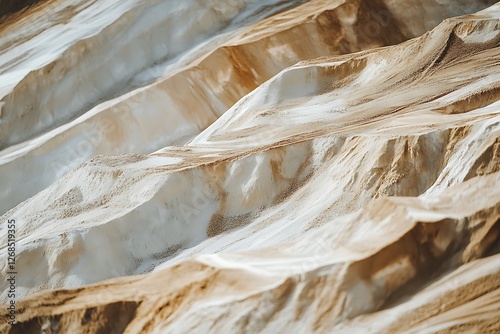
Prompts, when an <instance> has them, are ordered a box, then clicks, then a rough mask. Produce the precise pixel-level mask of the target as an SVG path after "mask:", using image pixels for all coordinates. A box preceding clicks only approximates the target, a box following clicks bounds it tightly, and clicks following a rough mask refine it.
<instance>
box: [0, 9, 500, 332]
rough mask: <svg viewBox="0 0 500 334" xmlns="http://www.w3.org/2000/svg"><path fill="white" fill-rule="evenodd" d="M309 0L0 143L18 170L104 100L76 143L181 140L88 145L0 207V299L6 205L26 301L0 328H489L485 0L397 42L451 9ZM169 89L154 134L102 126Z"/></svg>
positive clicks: (496, 147) (494, 88) (492, 147)
mask: <svg viewBox="0 0 500 334" xmlns="http://www.w3.org/2000/svg"><path fill="white" fill-rule="evenodd" d="M325 3H326V2H324V1H311V2H308V3H306V4H303V5H300V6H297V7H294V8H292V9H289V10H287V11H283V12H281V13H279V14H276V15H274V16H271V17H269V18H267V19H264V20H262V21H259V22H258V23H253V25H252V26H251V29H250V28H242V29H236V30H235V31H233V32H228V35H225V37H221V39H217V38H216V40H217V42H214V44H210V43H207V44H205V46H200V48H198V47H194V48H193V49H190V50H191V51H189V52H187V53H186V54H185V55H184V56H183V57H181V58H179V59H177V60H176V61H175V62H174V63H172V64H171V65H170V66H167V67H164V66H159V67H154V68H151V69H149V71H147V72H142V74H140V75H137V76H135V78H134V80H135V81H134V82H135V84H136V85H139V86H141V88H138V89H137V90H135V91H132V92H130V93H126V94H124V95H121V96H120V97H118V98H116V99H113V100H110V101H107V102H105V103H104V104H102V105H100V106H97V107H95V108H93V109H92V110H91V111H89V112H88V113H86V114H85V115H83V116H82V117H80V118H78V119H76V120H75V121H73V122H71V123H68V124H65V125H63V126H61V127H56V128H55V129H54V130H51V131H49V132H47V133H45V134H44V135H42V136H40V137H38V138H37V139H35V140H33V141H31V142H30V143H24V144H20V145H18V146H12V147H9V148H8V149H7V150H6V151H4V152H3V153H4V154H5V155H4V156H3V157H4V159H5V160H4V161H6V163H5V164H4V165H3V166H2V167H1V168H4V169H3V170H4V171H7V170H8V169H7V168H12V169H11V170H10V171H9V173H10V174H5V175H16V173H15V171H16V169H19V168H20V166H22V164H21V163H20V162H21V161H23V160H22V159H27V160H24V161H30V160H29V159H33V160H31V161H33V162H34V166H37V165H39V164H40V163H41V161H43V159H48V157H50V153H49V152H50V147H51V146H50V145H54V146H53V147H64V145H65V144H64V142H65V140H69V139H70V138H78V137H77V136H78V135H79V134H82V133H88V132H86V131H89V130H85V129H90V128H91V127H92V126H91V124H95V123H92V121H90V120H92V119H93V120H97V122H104V120H105V119H106V117H108V119H109V120H111V122H112V123H113V124H114V126H115V128H114V130H110V133H111V134H112V135H111V134H110V135H109V138H106V139H103V140H102V141H96V143H97V142H99V144H96V143H91V149H89V152H95V151H93V150H99V149H101V150H102V152H101V153H109V151H110V150H113V149H114V148H115V147H119V148H120V150H121V149H123V150H128V147H129V146H127V145H132V144H134V143H135V144H137V145H141V146H140V147H141V150H139V152H142V149H145V150H146V148H147V150H156V149H159V148H161V147H162V146H163V145H165V143H167V144H171V143H176V142H184V143H185V144H184V145H178V146H166V147H163V148H161V149H159V150H157V151H156V152H154V153H151V154H124V155H119V156H109V155H101V156H97V157H93V158H92V159H91V160H89V161H87V162H84V163H82V164H80V165H79V166H78V167H77V168H75V169H74V170H72V171H70V172H69V173H67V174H65V175H64V176H62V177H60V178H59V179H58V180H57V181H56V182H55V183H54V184H52V185H51V186H49V187H48V188H46V189H45V190H43V191H41V192H39V193H38V194H37V195H35V196H33V197H31V198H30V199H28V200H26V201H24V202H23V203H21V204H19V205H17V206H16V207H14V208H13V209H11V210H9V211H8V212H7V213H6V214H5V215H3V216H2V218H1V220H2V223H1V225H0V245H2V247H1V248H0V266H1V275H0V276H1V277H0V287H1V288H2V290H1V291H3V293H2V294H1V298H2V300H3V301H7V300H8V297H7V291H8V289H7V288H8V285H7V284H8V283H7V281H6V278H7V277H6V276H7V275H8V274H7V272H8V268H7V263H8V261H7V257H8V254H7V247H6V244H7V238H8V234H7V228H6V222H7V221H8V220H9V219H15V221H16V238H17V243H16V250H17V258H16V269H17V271H18V272H19V273H20V274H19V275H18V277H17V290H16V293H17V297H18V298H19V299H22V300H20V301H19V302H18V303H17V308H18V314H17V319H16V320H17V324H16V325H15V326H14V327H8V326H7V325H5V326H4V327H0V329H1V330H2V331H4V332H7V331H9V330H10V331H11V332H18V333H26V332H37V331H40V330H42V329H43V330H46V331H55V332H57V331H59V332H74V331H88V332H99V331H101V332H113V331H114V332H117V333H120V332H124V331H125V332H128V333H138V332H147V333H162V332H169V333H170V332H172V333H193V332H202V333H207V332H208V333H258V332H264V333H290V332H304V333H309V332H317V333H325V332H349V333H353V332H367V331H368V332H374V333H376V332H384V333H385V332H405V333H406V332H415V333H417V332H418V333H420V332H439V331H444V332H446V331H450V332H453V331H457V330H463V331H465V330H472V329H475V330H478V331H481V332H495V331H499V330H500V328H499V327H498V326H499V325H498V322H497V321H496V319H498V309H499V305H500V296H499V292H498V291H499V286H498V285H499V279H500V273H499V271H500V257H499V252H500V247H499V236H500V225H499V224H500V187H499V186H498V185H499V184H500V139H499V138H500V136H499V134H500V102H499V95H500V90H499V88H500V75H499V73H500V5H495V6H493V7H490V8H488V9H486V10H483V11H481V12H478V13H476V14H471V15H466V16H461V17H456V18H451V19H447V20H445V21H444V22H442V23H441V24H440V25H439V26H437V27H436V28H435V29H433V30H432V31H429V32H426V33H424V34H423V35H422V36H420V37H418V38H414V39H411V40H408V41H406V42H403V41H404V40H407V39H408V38H410V37H411V36H412V35H413V34H418V33H423V32H424V31H425V30H427V29H428V28H429V27H431V26H434V25H435V24H434V23H437V22H435V21H436V20H439V15H445V14H446V13H450V12H452V10H451V9H450V8H454V10H456V8H459V7H461V8H462V9H464V10H465V8H467V5H466V4H462V5H460V3H461V2H460V1H458V2H446V3H445V5H444V8H443V10H442V11H441V12H439V13H435V14H434V16H432V17H428V18H427V19H425V20H423V19H421V20H417V19H414V20H415V22H419V23H418V24H417V23H412V22H414V21H411V20H410V19H409V17H408V18H406V17H405V15H409V14H408V12H401V11H395V10H394V8H400V7H397V6H396V4H395V2H390V1H387V2H383V1H372V2H367V1H338V2H328V5H329V6H331V7H325ZM422 4H423V5H417V4H414V3H413V2H411V1H410V2H408V6H410V5H411V6H410V7H411V8H412V11H411V13H412V14H414V13H424V12H425V11H426V10H429V9H430V8H435V7H434V5H435V3H434V2H432V1H428V2H426V1H424V2H422ZM433 4H434V5H433ZM451 4H454V5H455V7H453V6H451ZM476 5H477V4H476ZM279 6H284V5H283V4H279ZM447 6H448V7H447ZM477 6H479V5H477ZM446 8H448V9H446ZM271 12H272V11H271ZM123 17H124V16H122V17H121V19H122V20H123V19H124V18H123ZM387 18H389V19H388V21H383V20H385V19H387ZM363 20H364V21H363ZM370 22H378V24H379V25H380V27H382V28H384V29H387V30H382V32H381V34H378V35H373V36H367V35H363V34H361V32H362V30H360V29H365V28H366V27H367V26H368V25H369V24H368V23H370ZM383 22H390V23H388V24H387V25H385V26H384V25H382V23H383ZM305 32H307V33H308V34H310V35H311V38H309V39H308V40H306V41H303V40H301V39H299V38H297V36H301V35H302V34H304V33H305ZM332 32H336V33H338V36H336V37H335V35H334V34H333V33H332ZM339 32H341V33H339ZM326 36H328V38H326ZM388 44H397V45H394V46H388V47H382V48H375V47H378V46H383V45H388ZM205 47H206V49H204V48H205ZM355 51H359V52H355ZM353 52H354V53H353ZM344 53H345V54H344ZM331 54H337V55H336V56H324V57H320V58H315V59H309V58H313V57H317V56H319V55H331ZM341 54H343V55H341ZM259 56H261V57H262V58H258V57H259ZM261 59H262V60H261ZM301 59H302V60H303V61H301V62H299V63H297V64H295V65H293V66H292V64H293V63H295V62H296V61H297V60H301ZM163 71H165V72H163ZM276 73H277V74H276ZM274 74H276V75H274ZM153 77H154V78H155V79H154V82H149V81H150V80H152V78H153ZM267 79H269V80H267ZM202 91H203V92H204V93H203V94H201V93H200V92H202ZM160 92H161V93H160ZM209 93H210V94H209ZM189 94H192V95H189ZM134 96H142V97H141V98H140V99H138V100H136V101H138V104H136V105H133V106H131V105H130V101H134V98H136V97H134ZM85 97H86V98H87V97H88V96H85ZM156 97H158V100H155V99H156ZM195 97H196V98H197V99H198V100H196V101H194V99H195ZM240 97H241V99H240ZM162 99H164V100H162ZM167 100H168V101H170V102H169V103H171V104H172V105H176V108H178V109H176V110H177V111H175V112H176V113H178V115H179V117H180V120H179V121H178V122H172V125H171V127H170V128H168V129H169V130H168V131H167V130H165V129H166V127H168V125H167V126H166V127H163V126H161V125H158V127H157V130H154V129H155V127H154V125H155V124H154V122H153V121H152V122H151V123H147V122H145V123H142V124H144V128H142V129H140V131H137V130H136V131H137V132H134V130H133V129H132V128H134V126H133V125H131V124H134V123H131V120H132V119H133V118H131V117H132V116H126V117H125V121H124V122H123V126H122V125H116V123H114V121H116V120H117V113H115V111H114V109H113V106H119V108H118V109H117V110H122V109H120V108H124V109H123V110H128V111H127V113H126V114H128V115H133V114H134V113H136V114H135V116H134V117H136V118H137V119H139V118H141V117H143V118H144V119H147V116H146V113H147V112H151V115H153V116H152V118H151V120H155V119H156V118H155V117H156V116H154V115H159V114H156V113H157V112H158V113H160V112H161V110H162V109H161V107H158V106H159V105H161V104H162V103H164V102H159V101H167ZM156 103H159V104H158V105H156ZM233 104H234V105H233ZM127 108H129V109H127ZM227 108H229V109H228V110H227V111H226V109H227ZM173 109H174V108H173ZM173 109H172V110H173ZM155 110H156V111H155ZM188 111H190V113H189V114H188ZM210 113H212V114H211V115H212V116H210V117H209V116H208V115H210ZM172 114H173V112H172ZM196 120H198V121H199V123H196V122H197V121H196ZM98 124H100V123H98ZM137 124H139V123H137ZM183 124H185V126H186V127H185V128H183V127H181V125H183ZM193 124H196V125H193ZM207 126H208V127H207ZM176 127H179V128H177V129H178V133H177V134H175V133H172V132H171V131H172V130H173V129H174V128H176ZM204 127H207V128H206V129H205V130H203V131H202V132H201V133H199V134H197V133H198V131H201V130H202V129H203V128H204ZM117 129H120V130H117ZM115 130H116V132H114V131H115ZM120 131H121V136H117V137H114V135H115V134H116V133H119V132H120ZM162 131H164V134H163V135H164V137H162V138H161V139H158V141H156V142H155V140H154V138H155V137H156V136H157V135H160V134H161V133H162ZM134 133H135V134H139V133H144V138H143V139H140V140H139V139H137V137H134ZM149 135H151V137H148V136H149ZM58 136H59V137H58ZM72 136H74V137H72ZM193 137H194V138H193ZM113 143H116V145H115V144H113ZM30 145H31V146H30ZM92 145H93V146H92ZM99 145H101V146H99ZM92 155H93V153H89V156H88V157H89V158H90V156H92ZM21 157H22V159H21ZM9 159H10V160H9ZM37 159H38V160H37ZM7 161H8V162H7ZM9 164H11V165H10V166H11V167H8V166H9ZM16 164H17V165H16ZM12 166H17V167H16V168H14V167H12ZM26 174H29V173H26ZM20 175H22V174H20ZM31 175H34V174H33V173H32V174H31ZM43 175H49V174H43ZM43 177H46V176H43ZM51 177H52V178H55V177H58V176H57V175H56V174H54V175H52V174H50V176H47V179H49V178H51ZM25 195H26V193H25ZM25 195H23V196H25ZM137 274H143V275H139V276H137ZM107 279H110V280H107ZM166 282H168V284H166ZM89 283H95V284H93V285H87V284H89ZM58 288H62V289H61V290H53V289H58ZM2 317H3V318H1V317H0V321H1V324H2V325H3V324H4V323H5V322H6V321H4V320H7V317H6V316H5V315H2Z"/></svg>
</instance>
